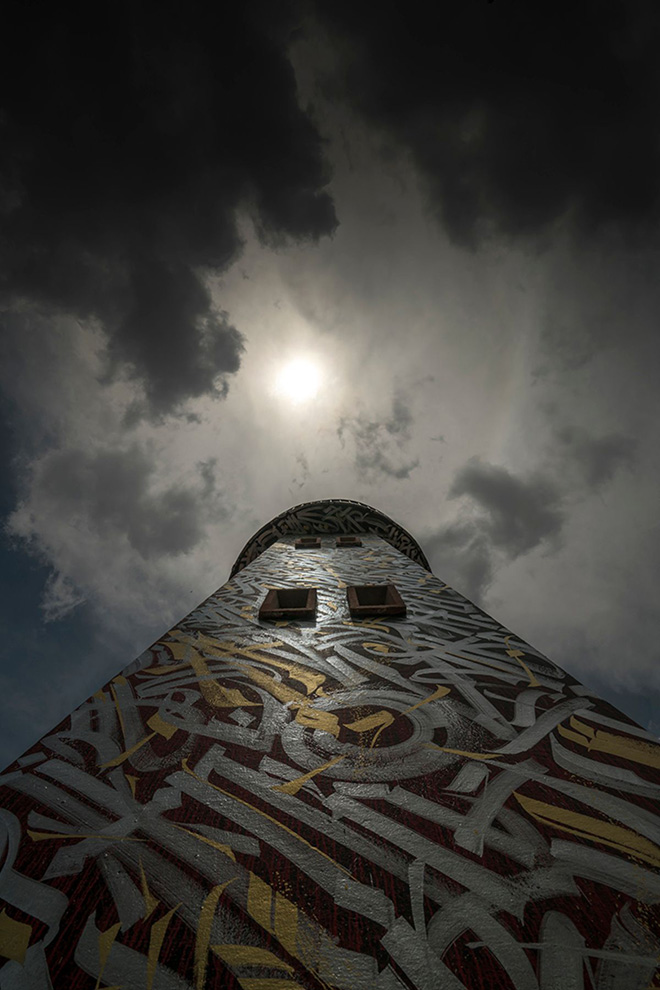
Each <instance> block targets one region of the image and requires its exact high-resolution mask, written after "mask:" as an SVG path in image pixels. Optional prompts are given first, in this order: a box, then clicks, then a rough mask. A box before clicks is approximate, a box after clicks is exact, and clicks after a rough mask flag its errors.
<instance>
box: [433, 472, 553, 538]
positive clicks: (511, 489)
mask: <svg viewBox="0 0 660 990" xmlns="http://www.w3.org/2000/svg"><path fill="white" fill-rule="evenodd" d="M463 495H465V496H467V497H468V498H470V499H471V500H472V502H473V503H474V504H475V505H476V506H478V508H479V509H480V510H481V512H482V513H483V516H482V519H481V522H480V526H481V528H482V530H483V532H484V533H485V534H486V535H487V536H488V538H489V540H490V542H491V544H492V545H493V546H494V547H496V548H497V549H498V550H502V551H503V552H504V553H506V555H507V556H508V557H510V558H514V557H519V556H520V555H521V554H523V553H528V552H529V551H530V550H532V549H533V548H534V547H535V546H538V544H539V543H541V541H543V540H548V539H552V538H554V537H556V536H557V535H558V534H559V531H560V530H561V527H562V524H563V521H564V514H563V511H562V509H561V494H560V491H559V489H558V488H557V487H556V486H555V485H554V484H553V483H552V482H551V481H550V480H549V479H548V478H546V477H544V476H543V475H540V474H539V475H536V476H535V477H532V478H528V479H526V480H523V479H521V478H517V477H516V476H515V475H513V474H511V473H510V472H509V471H507V470H506V468H503V467H497V466H496V465H493V464H484V463H482V462H481V461H479V460H478V459H473V460H470V461H468V463H467V464H465V465H464V467H462V468H461V470H460V471H459V472H458V474H457V475H456V477H455V478H454V481H453V483H452V486H451V488H450V489H449V498H459V497H460V496H463Z"/></svg>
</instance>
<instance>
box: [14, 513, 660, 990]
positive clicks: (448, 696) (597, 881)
mask: <svg viewBox="0 0 660 990" xmlns="http://www.w3.org/2000/svg"><path fill="white" fill-rule="evenodd" d="M323 504H324V505H326V506H327V505H328V504H332V503H323ZM342 504H343V505H345V503H342ZM328 517H331V513H330V514H328ZM278 518H280V517H278ZM326 523H327V525H326V528H325V531H324V530H322V531H321V537H322V545H321V548H320V549H318V550H315V549H312V550H310V549H305V550H296V549H295V547H294V544H295V537H296V533H295V532H293V531H291V532H287V534H286V535H282V534H281V531H280V530H277V532H276V534H275V538H276V542H274V543H272V544H271V545H270V546H268V547H267V548H266V549H263V546H261V547H260V550H259V553H258V554H254V555H253V557H252V560H251V562H250V563H245V559H243V560H242V562H241V566H240V567H238V568H235V569H234V573H233V576H232V578H231V580H230V581H229V582H228V583H227V584H225V585H224V586H223V587H222V588H220V589H219V591H218V592H216V593H215V594H214V595H212V596H211V597H210V598H209V599H207V600H206V601H205V602H203V603H202V604H201V605H200V606H199V607H198V608H196V609H195V610H194V611H193V612H191V613H190V614H189V615H188V616H186V617H185V619H183V620H182V621H181V622H180V623H178V625H177V626H176V627H175V628H173V629H171V630H170V631H169V632H167V633H166V634H165V635H164V636H163V637H162V638H161V639H160V640H158V642H156V643H155V644H154V645H153V646H152V647H151V648H150V649H149V650H147V651H145V653H144V654H143V655H142V656H140V657H139V658H138V659H137V660H136V661H135V662H134V663H132V664H131V665H130V666H129V667H127V668H126V669H125V670H124V671H123V672H122V673H121V674H119V675H118V676H117V677H115V678H114V679H113V680H112V681H111V682H110V683H109V684H106V685H105V686H104V687H103V688H102V689H100V690H99V691H98V692H97V693H96V694H95V695H94V696H93V697H92V698H89V699H88V700H87V701H86V702H85V703H84V704H83V705H81V706H80V707H79V708H78V709H77V710H76V711H75V712H73V713H72V715H71V716H70V717H68V718H67V719H65V720H64V722H62V723H61V724H60V725H59V726H58V727H57V728H56V729H55V730H54V731H53V732H52V733H50V734H49V735H48V736H46V737H45V738H44V739H42V740H41V741H40V742H39V743H37V744H36V745H35V746H33V747H32V748H31V749H30V750H29V751H28V752H27V753H26V754H25V755H24V756H23V757H21V758H20V759H19V760H18V761H16V763H14V764H13V765H12V766H11V767H9V768H8V770H7V771H6V772H5V773H4V774H3V775H2V776H0V806H1V810H0V836H2V835H4V844H3V842H2V839H0V900H2V901H3V906H2V910H1V911H0V990H14V988H28V987H29V988H35V990H42V988H49V987H53V988H55V990H59V988H67V990H69V988H71V990H75V988H80V990H87V988H89V990H91V988H94V987H96V988H100V987H117V988H118V987H121V988H123V990H133V988H142V987H145V988H149V990H160V988H163V990H170V988H171V990H174V988H177V990H179V988H195V990H201V988H205V987H218V988H220V987H222V988H229V990H231V988H234V987H236V988H238V987H240V988H244V990H292V988H294V987H305V988H310V990H312V988H313V990H317V988H318V990H320V988H328V987H333V988H334V987H336V988H342V990H343V988H345V990H373V988H378V990H397V988H401V987H408V988H410V987H414V988H420V990H427V988H428V990H431V988H433V990H435V988H436V987H437V988H442V990H444V988H448V990H460V988H461V987H466V988H501V990H505V988H506V990H510V988H511V987H515V988H520V990H535V988H537V987H540V988H541V990H561V988H565V990H569V988H570V990H580V988H583V987H584V988H591V987H592V986H593V987H597V988H606V987H607V988H621V990H637V988H639V990H642V988H644V990H646V988H647V987H649V986H650V985H655V984H653V979H654V973H655V970H656V959H657V956H658V950H659V948H660V945H659V942H660V939H659V938H658V907H657V905H658V902H659V901H660V875H659V868H660V848H659V845H660V843H659V839H660V834H659V833H660V820H659V819H658V816H657V811H658V796H659V795H660V778H659V774H658V769H659V768H660V746H658V745H657V741H656V740H655V739H654V738H653V737H651V736H650V735H649V734H648V733H646V732H645V731H644V730H643V729H641V728H640V727H639V726H637V725H635V724H634V723H632V722H631V720H630V719H628V718H627V717H626V716H624V715H622V714H621V713H620V712H618V711H617V710H615V709H613V708H612V707H611V706H610V705H608V704H606V703H605V702H603V701H602V700H600V699H598V698H597V697H595V696H594V695H592V694H591V693H590V692H589V691H588V689H587V688H585V687H583V686H582V685H581V684H579V683H578V682H577V681H575V680H574V679H573V678H572V677H570V676H569V675H568V674H566V673H565V672H564V671H562V670H561V669H560V668H559V667H558V666H556V664H554V663H552V662H551V661H550V660H548V659H547V658H546V657H544V656H542V655H541V654H540V653H538V652H537V651H536V650H534V649H533V648H532V647H530V646H529V645H527V644H526V643H524V642H523V641H521V640H520V639H518V638H517V637H516V636H515V635H514V634H513V633H511V632H510V631H509V630H507V629H505V628H504V627H503V626H501V625H500V624H499V623H498V622H497V621H496V620H495V619H493V618H491V617H490V616H488V615H487V614H485V613H484V612H483V611H481V610H480V609H479V608H477V607H476V606H475V605H473V604H472V603H470V602H468V601H467V600H466V599H464V598H463V597H462V596H461V595H460V594H458V593H457V592H455V591H453V590H452V589H451V588H449V587H448V586H447V585H445V584H444V583H443V582H442V581H441V580H439V579H438V578H436V577H435V576H434V575H433V574H431V573H430V572H429V571H428V570H427V569H426V568H425V567H424V566H423V565H422V563H420V562H416V561H415V560H414V559H413V555H410V554H407V553H406V552H404V551H403V550H401V549H396V547H395V545H393V544H395V543H396V540H389V541H388V540H387V539H385V538H383V536H382V535H377V533H376V532H374V531H371V532H364V530H365V529H367V528H368V527H367V525H366V523H365V525H364V526H363V534H362V537H361V538H362V542H363V546H362V547H359V548H350V549H349V548H344V549H337V548H335V538H334V536H332V535H329V534H328V532H327V529H328V526H329V528H331V529H332V528H333V526H332V525H331V518H330V522H328V519H326ZM342 525H343V524H342ZM334 528H335V529H336V528H337V527H336V526H335V527H334ZM349 528H350V527H349ZM309 531H310V527H307V532H308V533H309ZM353 531H355V528H354V529H353ZM300 532H304V530H303V529H302V528H301V529H300ZM239 561H241V558H239ZM388 582H389V583H394V584H395V585H396V587H397V588H398V590H399V591H400V593H401V596H402V597H403V599H404V602H405V604H406V608H407V614H406V616H405V617H398V618H385V619H384V618H371V619H359V620H356V619H352V618H351V615H350V613H349V609H348V603H347V597H346V588H347V586H353V585H368V584H383V583H388ZM295 587H314V588H316V589H317V590H318V606H317V613H316V619H315V620H314V621H305V622H298V621H281V622H268V621H259V619H258V610H259V606H260V605H261V603H262V601H263V598H264V596H265V595H266V593H267V590H268V589H269V588H295ZM3 962H4V966H3Z"/></svg>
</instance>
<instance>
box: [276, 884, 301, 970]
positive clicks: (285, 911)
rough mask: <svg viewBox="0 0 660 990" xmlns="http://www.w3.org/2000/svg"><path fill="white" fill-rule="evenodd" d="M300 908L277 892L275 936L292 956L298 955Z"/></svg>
mask: <svg viewBox="0 0 660 990" xmlns="http://www.w3.org/2000/svg"><path fill="white" fill-rule="evenodd" d="M297 934H298V908H297V907H296V905H295V904H294V903H293V902H292V901H290V900H289V899H288V898H287V897H284V895H283V894H280V893H279V892H278V893H276V894H275V937H276V938H277V940H278V942H279V943H280V945H281V946H283V948H284V949H286V951H287V952H288V953H289V955H291V956H295V957H296V958H297V956H298V950H297V946H296V937H297Z"/></svg>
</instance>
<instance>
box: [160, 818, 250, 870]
mask: <svg viewBox="0 0 660 990" xmlns="http://www.w3.org/2000/svg"><path fill="white" fill-rule="evenodd" d="M170 825H173V826H174V828H178V829H179V831H180V832H187V833H188V835H192V837H193V838H194V839H199V841H200V842H205V843H206V845H207V846H212V847H213V848H214V849H219V850H220V852H222V853H224V854H225V856H229V858H230V859H233V861H234V862H236V857H235V856H234V850H233V849H232V848H231V846H228V845H227V844H226V843H225V842H216V841H215V839H209V838H208V836H206V835H200V833H199V832H194V831H193V830H192V829H190V828H184V826H183V825H177V824H176V822H170Z"/></svg>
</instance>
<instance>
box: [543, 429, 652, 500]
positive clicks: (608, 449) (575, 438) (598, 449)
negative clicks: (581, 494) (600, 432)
mask: <svg viewBox="0 0 660 990" xmlns="http://www.w3.org/2000/svg"><path fill="white" fill-rule="evenodd" d="M557 435H558V438H559V440H560V442H561V443H562V445H563V446H564V447H565V448H566V449H567V451H568V453H569V455H570V456H571V457H572V458H573V459H574V460H575V462H576V464H577V465H578V466H579V469H580V471H581V473H582V474H583V477H584V481H585V484H586V486H587V488H588V489H589V490H590V491H598V490H600V489H601V488H602V487H603V486H604V485H605V484H607V482H609V481H611V480H612V479H613V477H614V475H615V474H616V472H617V471H618V469H619V468H620V467H623V466H625V467H628V468H632V466H633V465H634V463H635V460H636V451H637V442H636V441H635V440H633V439H632V437H626V436H623V435H622V434H619V433H610V434H608V435H607V436H602V437H592V436H591V435H590V434H589V433H587V431H586V430H583V429H580V428H579V427H576V426H565V427H563V428H561V429H560V430H558V433H557Z"/></svg>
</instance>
